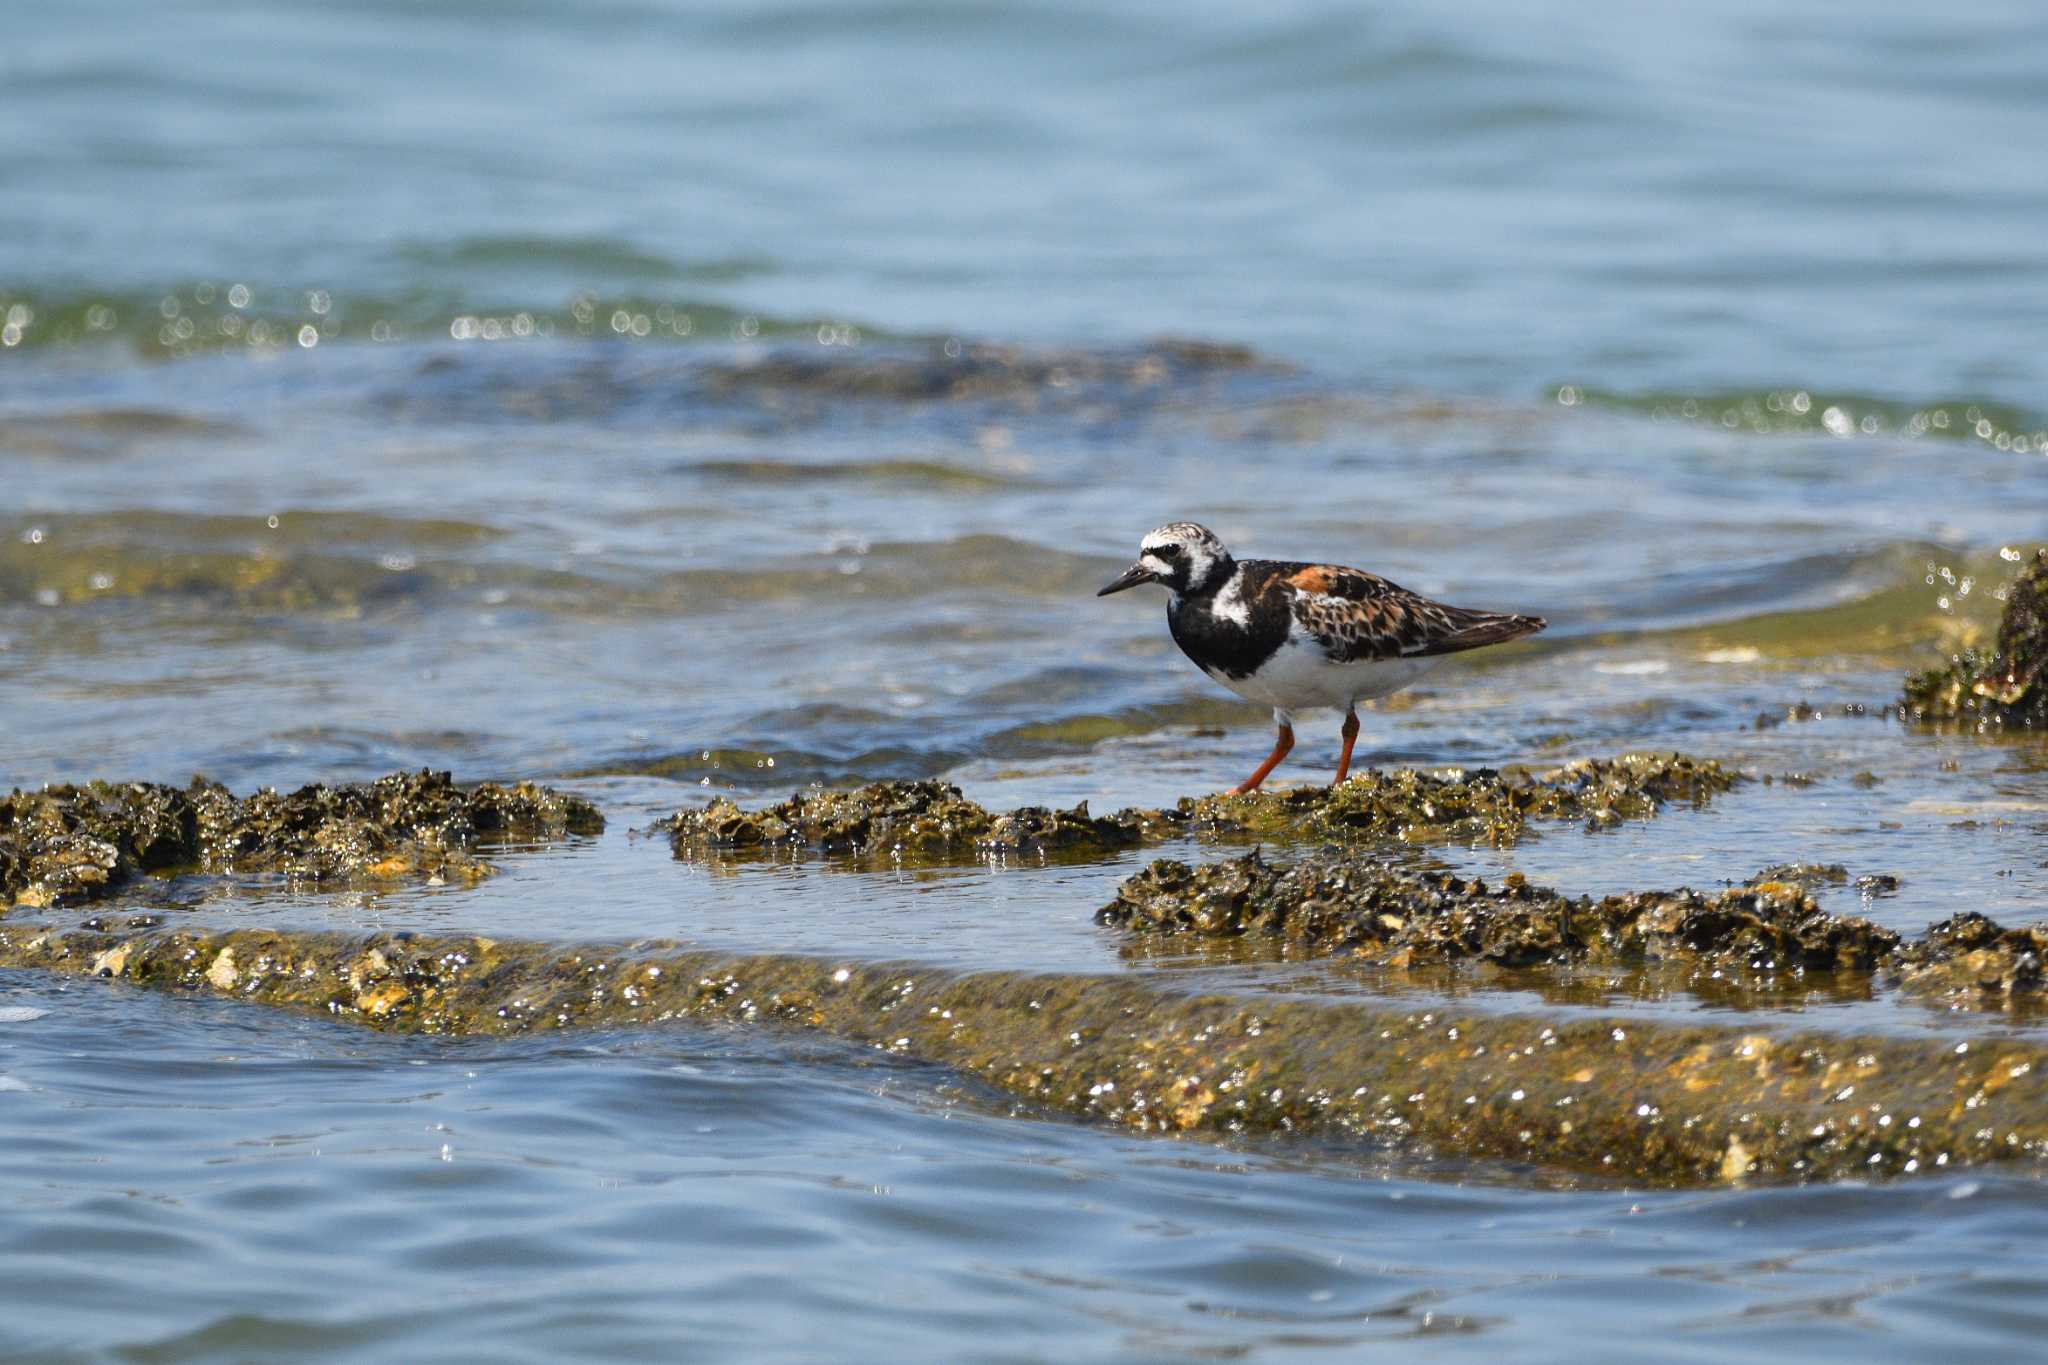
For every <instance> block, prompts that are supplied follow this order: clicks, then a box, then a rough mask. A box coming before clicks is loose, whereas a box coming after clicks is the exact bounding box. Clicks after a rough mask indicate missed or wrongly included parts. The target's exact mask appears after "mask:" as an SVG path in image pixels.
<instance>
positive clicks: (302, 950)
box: [0, 923, 2048, 1185]
mask: <svg viewBox="0 0 2048 1365" xmlns="http://www.w3.org/2000/svg"><path fill="white" fill-rule="evenodd" d="M0 966H8V967H32V968H40V969H45V970H54V971H61V972H70V973H75V974H80V975H87V976H97V977H105V978H114V979H118V980H121V981H124V982H128V983H132V984H136V985H143V986H151V987H157V988H163V989H177V990H194V991H208V992H212V993H215V994H218V995H227V996H233V997H236V998H240V999H246V1000H255V1001H261V1002H264V1003H267V1004H271V1005H279V1006H287V1007H293V1008H300V1009H306V1010H312V1011H317V1012H319V1013H322V1014H328V1015H337V1016H342V1017H347V1018H351V1019H355V1020H358V1021H360V1022H362V1023H365V1024H368V1025H370V1026H373V1027H377V1028H383V1029H392V1030H408V1031H418V1032H430V1033H448V1034H483V1035H504V1034H517V1033H527V1032H532V1031H537V1030H551V1029H558V1028H566V1027H580V1026H605V1027H629V1026H636V1025H637V1026H645V1025H649V1024H655V1023H659V1022H661V1021H664V1020H671V1019H695V1020H703V1021H710V1022H726V1023H766V1024H772V1025H776V1026H782V1027H795V1028H807V1029H817V1030H821V1031H824V1032H828V1033H831V1034H833V1035H835V1036H838V1037H841V1038H846V1039H850V1040H854V1041H857V1042H861V1043H866V1044H868V1045H871V1046H873V1047H876V1048H878V1049H881V1050H883V1051H886V1052H890V1053H894V1054H901V1055H905V1056H914V1057H919V1058H922V1059H925V1060H928V1061H931V1062H935V1063H939V1064H942V1065H946V1066H950V1067H953V1068H955V1069H957V1070H958V1071H960V1072H962V1073H963V1074H966V1075H970V1076H973V1077H975V1078H977V1079H979V1080H981V1081H983V1082H985V1083H986V1084H988V1085H990V1086H993V1087H995V1088H997V1089H998V1090H1001V1091H1003V1092H1005V1093H1008V1094H1010V1095H1012V1096H1015V1097H1017V1098H1018V1099H1021V1100H1023V1101H1025V1102H1027V1103H1029V1104H1031V1105H1034V1106H1037V1107H1039V1108H1042V1109H1044V1110H1049V1111H1057V1112H1064V1113H1070V1114H1075V1115H1078V1116H1082V1117H1087V1118H1092V1119H1096V1120H1099V1121H1103V1122H1109V1123H1115V1124H1120V1125H1125V1126H1128V1127H1130V1128H1132V1129H1136V1130H1140V1131H1146V1132H1155V1133H1188V1134H1194V1135H1205V1136H1211V1137H1224V1138H1228V1137H1232V1136H1239V1135H1261V1134H1270V1135H1276V1136H1278V1135H1293V1136H1299V1137H1311V1138H1323V1139H1332V1140H1344V1141H1364V1142H1369V1143H1375V1144H1383V1143H1410V1144H1419V1145H1422V1146H1425V1147H1427V1148H1428V1149H1429V1150H1431V1151H1434V1152H1437V1153H1439V1154H1443V1155H1452V1156H1474V1157H1479V1156H1485V1157H1502V1158H1507V1159H1510V1160H1515V1161H1523V1162H1530V1163H1536V1164H1542V1165H1546V1166H1550V1167H1553V1168H1559V1169H1565V1170H1581V1171H1588V1172H1593V1173H1597V1174H1602V1175H1606V1176H1609V1177H1613V1178H1620V1179H1628V1180H1639V1181H1648V1182H1654V1183H1659V1184H1670V1185H1685V1184H1703V1183H1722V1182H1740V1181H1745V1180H1751V1179H1774V1180H1785V1179H1790V1180H1798V1179H1830V1178H1839V1177H1844V1176H1856V1177H1860V1178H1870V1177H1879V1176H1893V1175H1910V1174H1913V1173H1915V1172H1921V1171H1932V1170H1936V1169H1940V1168H1948V1167H1955V1166H1960V1165H1965V1164H1971V1163H1976V1162H1991V1161H1997V1162H2006V1163H2011V1162H2033V1163H2039V1162H2041V1161H2042V1160H2043V1159H2044V1156H2048V1047H2044V1046H2043V1045H2042V1044H2041V1043H2039V1042H2037V1041H2030V1040H2025V1039H2015V1038H1989V1039H1981V1040H1977V1041H1976V1042H1975V1043H1973V1044H1971V1043H1966V1044H1964V1045H1961V1046H1958V1045H1956V1043H1955V1042H1954V1041H1953V1039H1952V1038H1950V1037H1894V1036H1844V1035H1830V1034H1823V1033H1816V1032H1811V1031H1801V1030H1797V1029H1777V1030H1766V1029H1760V1028H1754V1027H1749V1026H1744V1025H1741V1024H1729V1023H1725V1022H1713V1021H1707V1022H1700V1023H1685V1024H1675V1023H1671V1022H1667V1021H1659V1020H1642V1019H1632V1018H1628V1019H1615V1018H1602V1017H1583V1016H1581V1017H1576V1018H1569V1019H1558V1020H1555V1021H1552V1022H1549V1023H1545V1022H1544V1021H1542V1020H1538V1019H1531V1018H1519V1017H1514V1016H1508V1015H1500V1014H1487V1013H1471V1012H1465V1011H1457V1010H1453V1009H1451V1008H1447V1007H1443V1006H1439V1007H1436V1008H1431V1009H1420V1008H1403V1007H1401V1006H1399V1005H1389V1004H1386V1003H1378V1002H1372V1003H1354V1002H1335V1003H1332V1002H1327V1001H1314V1000H1298V999H1297V1000H1277V999H1260V998H1246V997H1234V996H1220V995H1189V994H1182V993H1171V992H1165V991H1160V990H1157V989H1155V988H1153V987H1152V986H1150V985H1148V984H1146V983H1144V982H1140V981H1138V980H1135V979H1131V978H1113V977H1111V978H1105V977H1099V976H1084V975H1054V976H1027V975H1020V974H1015V973H1002V972H991V973H977V974H970V975H959V974H948V973H943V972H932V971H929V970H926V969H921V968H918V967H911V966H903V965H899V964H887V963H865V964H841V963H835V962H832V961H829V960H820V959H814V958H800V957H789V956H732V955H720V954H708V953H689V952H682V951H679V950H675V949H672V948H668V947H664V946H645V947H641V948H637V949H631V950H628V949H616V948H577V949H562V948H556V947H547V946H543V945H538V944H531V943H515V942H500V941H494V940H491V939H487V938H478V937H472V936H462V937H450V936H436V937H425V936H419V937H415V936H412V935H405V934H398V935H393V934H379V935H372V936H368V937H364V936H356V935H341V934H326V933H279V932H272V931H260V930H239V931H235V932H231V933H221V934H195V933H185V932H163V931H160V930H144V931H141V932H134V933H128V934H123V933H119V932H105V931H97V930H74V931H70V932H57V931H52V930H47V929H36V928H34V927H31V926H21V925H14V926H10V925H7V924H4V923H0Z"/></svg>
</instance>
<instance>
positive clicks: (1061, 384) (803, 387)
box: [703, 338, 1282, 406]
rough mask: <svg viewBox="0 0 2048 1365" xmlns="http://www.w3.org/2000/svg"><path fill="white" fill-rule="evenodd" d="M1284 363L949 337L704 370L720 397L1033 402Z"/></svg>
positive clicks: (790, 354)
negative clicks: (918, 345)
mask: <svg viewBox="0 0 2048 1365" xmlns="http://www.w3.org/2000/svg"><path fill="white" fill-rule="evenodd" d="M1281 368H1282V367H1281V366H1279V365H1277V364H1276V363H1274V362H1271V361H1267V360H1263V359H1261V358H1260V357H1259V356H1258V355H1257V354H1256V353H1255V352H1253V351H1250V350H1248V349H1246V348H1244V347H1241V346H1230V345H1218V344H1215V343H1212V342H1202V341H1184V340H1178V339H1174V338H1165V339H1161V340H1158V341H1154V342H1152V343H1150V344H1149V345H1146V346H1143V347H1138V348H1135V349H1131V350H1121V351H1100V352H1099V351H1047V350H1030V349H1023V348H1019V347H1014V346H998V345H990V344H986V343H962V342H958V341H955V342H952V343H950V344H945V345H935V346H932V347H930V348H929V349H928V350H921V351H888V350H881V351H876V352H874V353H872V354H866V355H862V356H859V357H856V358H852V359H848V358H843V357H839V356H831V355H819V354H817V353H816V352H815V351H814V350H809V349H790V350H778V351H773V352H770V353H768V354H766V355H762V356H759V357H755V358H752V359H749V360H748V361H746V362H745V363H738V364H719V365H710V366H707V367H705V369H704V371H703V382H704V383H705V385H706V386H707V387H708V388H710V389H711V390H712V391H713V392H716V393H738V392H767V393H773V394H781V395H789V396H803V397H809V398H838V399H849V398H850V399H880V400H887V401H892V402H899V403H909V402H920V403H933V402H963V401H968V402H971V401H997V402H1001V403H1004V404H1008V405H1025V406H1029V405H1034V404H1036V403H1038V402H1039V401H1042V400H1043V399H1045V398H1048V397H1061V398H1065V399H1068V400H1071V399H1074V398H1076V397H1079V396H1081V395H1084V394H1085V395H1089V396H1093V397H1098V398H1099V396H1100V395H1101V394H1102V393H1103V392H1104V391H1113V392H1117V393H1126V394H1127V393H1129V392H1132V391H1138V392H1142V391H1144V390H1147V389H1152V388H1162V389H1166V388H1171V387H1173V386H1176V385H1180V386H1185V385H1186V384H1188V383H1189V382H1192V381H1196V380H1199V379H1201V378H1203V377H1205V376H1208V375H1211V374H1216V373H1231V372H1237V371H1244V370H1252V369H1263V370H1273V371H1278V370H1280V369H1281Z"/></svg>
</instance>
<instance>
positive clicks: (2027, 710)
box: [1903, 547, 2048, 729]
mask: <svg viewBox="0 0 2048 1365" xmlns="http://www.w3.org/2000/svg"><path fill="white" fill-rule="evenodd" d="M1903 709H1904V711H1905V713H1906V714H1907V715H1909V716H1911V717H1913V718H1914V719H1916V720H1926V721H1963V722H1967V723H1971V724H1974V725H1975V726H1976V727H1977V728H1978V729H1990V728H1993V727H2015V728H2019V727H2035V726H2044V725H2048V547H2044V548H2042V549H2039V550H2036V551H2035V552H2034V557H2033V559H2032V561H2031V562H2029V563H2028V564H2027V566H2026V567H2025V568H2023V569H2022V570H2020V572H2019V576H2018V577H2016V578H2014V579H2013V581H2012V583H2011V584H2010V585H2008V586H2007V588H2006V590H2005V611H2004V613H2003V615H2001V616H2000V618H1999V622H1998V644H1997V647H1996V648H1995V649H1990V650H1982V649H1966V650H1963V651H1961V652H1960V653H1958V654H1955V655H1954V656H1952V657H1951V658H1950V659H1949V662H1948V663H1947V665H1946V666H1944V667H1941V668H1935V669H1929V670H1928V671H1926V672H1924V673H1915V674H1913V675H1912V676H1910V677H1908V678H1907V679H1906V695H1905V702H1904V707H1903Z"/></svg>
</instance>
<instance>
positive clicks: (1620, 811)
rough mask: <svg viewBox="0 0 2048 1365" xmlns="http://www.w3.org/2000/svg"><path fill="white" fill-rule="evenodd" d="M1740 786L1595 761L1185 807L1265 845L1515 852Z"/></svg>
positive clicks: (1380, 780)
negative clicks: (1535, 840) (1561, 827)
mask: <svg viewBox="0 0 2048 1365" xmlns="http://www.w3.org/2000/svg"><path fill="white" fill-rule="evenodd" d="M1739 780H1740V778H1739V777H1738V775H1737V774H1735V773H1732V772H1730V771H1728V770H1727V769H1725V768H1723V767H1722V766H1721V765H1720V764H1719V763H1716V762H1714V761H1713V760H1712V759H1696V758H1689V757H1687V756H1686V755H1684V754H1622V755H1620V756H1618V757H1615V758H1589V759H1582V760H1580V761H1579V762H1576V763H1568V764H1565V765H1564V766H1563V767H1560V768H1553V769H1550V770H1547V771H1541V772H1538V771H1533V770H1530V769H1527V768H1510V769H1506V770H1503V771H1495V770H1494V769H1492V768H1478V769H1473V770H1471V771H1465V770H1462V769H1450V770H1446V771H1442V772H1430V771H1427V770H1424V769H1413V768H1396V769H1392V770H1390V771H1385V772H1382V771H1378V770H1373V771H1369V772H1363V773H1359V774H1358V775H1357V776H1355V777H1353V778H1352V779H1351V780H1350V781H1348V782H1346V783H1344V785H1342V786H1340V787H1297V788H1294V789H1291V790H1279V791H1267V790H1264V789H1261V790H1259V791H1255V792H1250V793H1247V794H1246V795H1244V796H1205V797H1201V798H1199V799H1197V800H1193V801H1189V800H1183V801H1182V802H1181V805H1180V810H1181V813H1182V814H1184V815H1185V816H1186V817H1187V818H1188V819H1189V821H1190V822H1192V823H1193V824H1194V825H1196V826H1197V827H1198V828H1207V829H1216V830H1230V831H1239V832H1244V833H1249V834H1256V835H1260V836H1263V837H1268V838H1291V839H1321V840H1337V841H1342V840H1344V839H1347V838H1360V837H1388V836H1391V837H1395V838H1399V839H1402V840H1404V841H1406V842H1409V843H1464V844H1474V843H1479V844H1489V845H1493V846H1495V847H1503V846H1506V845H1509V844H1513V843H1515V842H1516V841H1517V840H1518V839H1520V838H1521V837H1522V835H1523V832H1524V831H1525V829H1526V828H1527V826H1528V824H1529V822H1530V821H1531V820H1570V821H1578V822H1581V823H1583V824H1585V825H1587V826H1588V827H1590V828H1596V829H1597V828H1602V827H1605V826H1609V825H1615V824H1619V823H1621V822H1622V821H1624V820H1640V819H1646V818H1648V817H1650V816H1653V815H1655V814H1656V813H1657V811H1658V810H1659V809H1660V808H1662V807H1663V806H1665V805H1667V804H1671V803H1674V802H1677V803H1682V804H1686V805H1694V806H1697V805H1703V804H1705V803H1706V802H1707V801H1708V800H1709V799H1710V798H1712V797H1713V796H1715V795H1717V794H1718V793H1721V792H1724V791H1727V790H1728V789H1729V788H1731V787H1733V786H1734V785H1735V784H1736V783H1737V782H1738V781H1739Z"/></svg>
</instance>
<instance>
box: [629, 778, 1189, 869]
mask: <svg viewBox="0 0 2048 1365" xmlns="http://www.w3.org/2000/svg"><path fill="white" fill-rule="evenodd" d="M1169 819H1170V817H1167V816H1163V815H1161V814H1160V813H1159V812H1156V811H1135V810H1124V811H1118V812H1117V813H1116V814H1114V815H1109V816H1093V815H1090V814H1089V813H1088V803H1087V802H1085V801H1084V802H1082V803H1081V804H1080V805H1078V806H1076V807H1074V808H1073V809H1072V810H1065V811H1059V810H1050V809H1048V808H1046V807H1043V806H1026V807H1024V808H1022V809H1020V810H1015V811H1011V812H1010V813H1009V814H1007V815H997V814H994V813H992V812H990V811H989V810H987V809H985V808H984V807H982V806H980V805H978V804H977V803H975V802H973V801H970V800H968V799H967V798H966V797H965V796H963V795H961V793H960V789H959V788H958V787H955V786H953V785H951V784H950V783H946V782H937V781H921V782H870V783H869V784H868V785H867V786H865V787H860V788H857V789H855V790H853V791H839V792H831V791H826V792H798V793H796V794H795V795H793V796H791V797H790V798H789V799H788V800H787V801H778V802H777V803H776V804H774V805H772V806H769V807H767V808H765V809H763V810H757V811H747V810H742V809H740V807H739V806H737V805H736V804H734V803H733V802H732V801H731V800H729V799H727V798H725V797H722V796H721V797H715V798H713V799H712V800H711V801H710V802H709V803H708V804H706V805H705V807H704V808H703V809H702V810H696V811H681V812H678V813H677V814H675V815H673V816H671V817H669V818H668V819H667V820H664V821H662V822H661V823H660V824H659V825H658V826H656V828H657V829H658V830H659V831H661V832H663V833H665V834H667V836H668V839H669V845H670V847H671V848H672V849H673V850H674V851H675V855H676V856H677V857H678V858H701V857H705V856H707V855H710V854H713V853H717V852H720V851H733V850H747V849H772V848H786V849H802V850H808V851H811V852H817V853H836V854H849V855H856V856H888V857H892V858H942V857H949V856H959V855H963V854H971V853H1003V852H1052V851H1063V852H1088V851H1096V852H1106V851H1109V850H1112V849H1119V848H1128V847H1130V846H1132V845H1134V844H1137V843H1141V842H1143V841H1144V839H1145V838H1146V837H1147V836H1148V833H1149V832H1150V830H1151V829H1152V827H1153V826H1154V825H1155V824H1162V823H1165V822H1167V821H1168V820H1169Z"/></svg>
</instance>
